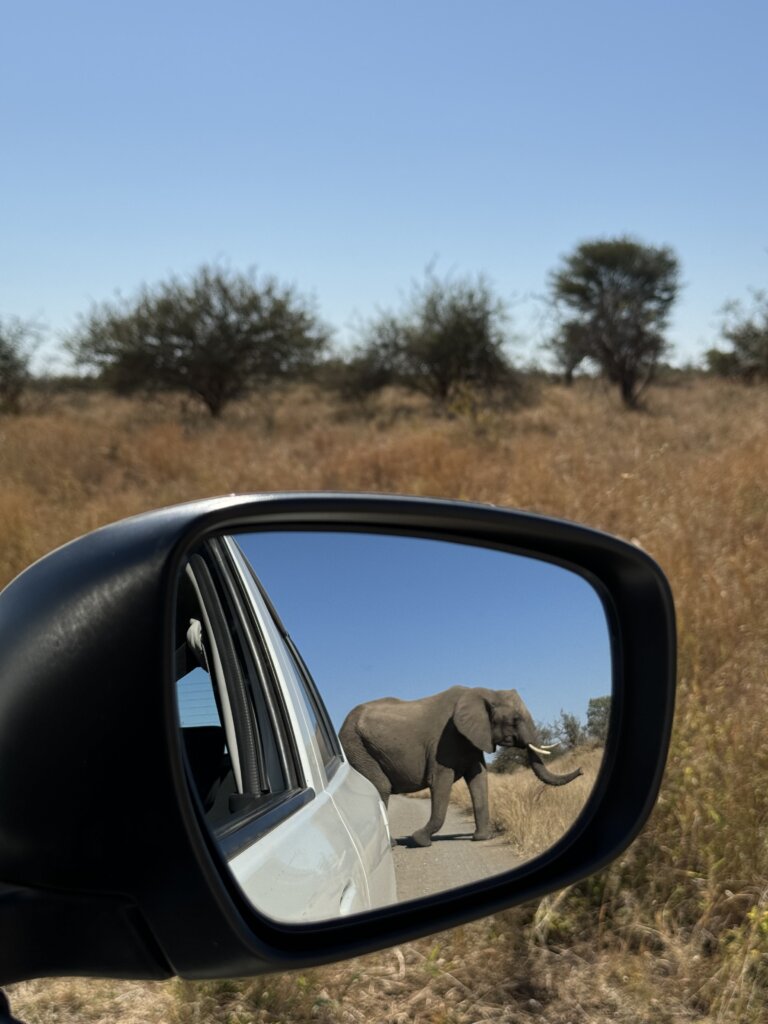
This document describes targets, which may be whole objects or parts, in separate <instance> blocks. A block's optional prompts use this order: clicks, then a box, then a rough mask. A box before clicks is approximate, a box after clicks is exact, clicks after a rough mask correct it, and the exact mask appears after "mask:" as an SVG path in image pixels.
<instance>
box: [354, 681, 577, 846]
mask: <svg viewBox="0 0 768 1024" xmlns="http://www.w3.org/2000/svg"><path fill="white" fill-rule="evenodd" d="M339 738H340V739H341V745H342V747H343V748H344V752H345V753H346V755H347V759H348V760H349V763H350V764H351V765H352V767H353V768H356V769H357V771H358V772H360V774H361V775H364V776H365V778H367V779H368V780H369V782H372V783H373V785H374V786H375V787H376V789H377V790H378V792H379V796H380V797H381V799H382V800H383V801H384V805H385V806H387V804H388V801H389V797H390V794H392V793H415V792H417V791H418V790H420V789H424V788H425V787H429V791H430V795H431V797H432V810H431V813H430V816H429V821H428V822H427V823H426V825H425V826H424V827H423V828H420V829H418V830H417V831H416V832H414V834H413V836H412V837H411V839H412V842H413V843H414V844H415V845H416V846H429V845H431V842H432V836H433V835H434V834H435V833H436V832H438V831H439V830H440V829H441V828H442V826H443V822H444V821H445V815H446V812H447V810H448V801H449V799H450V795H451V787H452V786H453V783H454V782H456V781H457V780H458V779H460V778H463V779H464V780H465V781H466V783H467V785H468V787H469V792H470V796H471V798H472V808H473V811H474V815H475V832H474V835H473V836H472V838H473V839H474V840H484V839H490V837H491V836H492V834H493V830H492V828H491V819H490V813H489V809H488V775H487V771H486V767H485V757H484V756H483V752H484V751H485V753H488V754H490V753H493V751H495V749H496V747H497V746H503V747H519V748H520V749H521V750H525V751H526V752H527V754H528V764H529V766H530V768H531V769H532V770H533V772H534V774H535V775H536V776H537V777H538V778H539V779H541V781H542V782H545V783H547V784H548V785H550V786H564V785H565V784H566V783H568V782H571V781H572V780H573V779H575V778H577V777H578V776H579V775H581V774H582V771H581V768H577V769H576V770H575V771H572V772H569V773H568V774H566V775H555V774H553V773H552V772H551V771H549V770H548V769H547V768H546V767H545V766H544V763H543V758H544V757H545V756H547V755H548V754H549V753H550V751H549V750H547V749H545V748H543V747H542V746H539V745H536V740H537V737H536V728H535V726H534V724H533V719H532V718H531V715H530V712H529V711H528V708H527V707H526V706H525V704H524V703H523V701H522V699H521V698H520V695H519V694H518V692H517V690H490V689H486V688H484V687H469V686H452V687H450V688H449V689H447V690H442V691H441V692H440V693H435V694H433V695H431V696H429V697H422V698H420V699H418V700H399V699H398V698H396V697H383V698H381V699H380V700H372V701H368V702H367V703H365V704H358V706H357V707H355V708H353V709H352V710H351V711H350V712H349V714H348V715H347V717H346V718H345V720H344V724H343V725H342V727H341V730H340V732H339Z"/></svg>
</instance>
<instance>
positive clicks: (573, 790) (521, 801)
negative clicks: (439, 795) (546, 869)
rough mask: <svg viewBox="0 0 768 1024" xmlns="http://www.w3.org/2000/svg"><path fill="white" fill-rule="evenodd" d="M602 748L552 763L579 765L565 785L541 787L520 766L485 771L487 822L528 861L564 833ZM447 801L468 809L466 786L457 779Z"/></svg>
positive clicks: (560, 768) (564, 767) (561, 769)
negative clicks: (504, 772) (575, 775)
mask: <svg viewBox="0 0 768 1024" xmlns="http://www.w3.org/2000/svg"><path fill="white" fill-rule="evenodd" d="M602 756H603V752H602V750H590V749H588V748H582V749H580V750H574V751H569V752H568V753H567V754H563V756H562V757H560V758H558V759H557V761H556V762H555V764H554V765H553V767H552V770H553V771H554V772H557V773H558V774H564V773H567V772H570V771H573V769H574V768H576V767H580V768H581V770H582V771H583V773H584V774H583V775H582V776H581V777H580V778H578V779H574V780H573V782H569V783H568V785H567V786H545V785H543V784H542V783H541V782H539V780H538V779H537V778H536V776H535V775H534V774H533V773H532V772H530V771H528V770H527V769H525V768H521V769H520V770H519V771H516V772H513V773H512V774H509V775H497V774H495V773H494V772H489V773H488V793H489V800H490V805H491V823H492V824H493V827H494V828H496V829H497V830H498V831H499V832H501V833H502V834H503V835H504V836H505V837H506V838H507V839H508V841H509V842H510V843H511V845H512V846H514V848H515V850H516V852H517V853H519V854H520V856H521V857H523V858H524V859H526V860H528V859H530V858H531V857H535V856H536V855H537V854H539V853H543V852H544V850H547V849H549V847H550V846H552V845H553V843H555V842H557V840H558V839H560V838H561V836H564V835H565V833H566V832H567V831H568V829H569V828H570V827H571V825H572V824H573V823H574V821H576V819H577V818H578V816H579V814H580V813H581V811H582V809H583V807H584V804H585V803H586V802H587V798H588V797H589V794H590V793H591V792H592V787H593V786H594V784H595V779H596V778H597V774H598V771H599V769H600V761H601V760H602ZM451 801H452V802H453V803H455V804H457V805H458V806H459V807H461V809H462V810H464V811H467V812H469V811H471V810H472V801H471V799H470V796H469V790H468V789H467V787H466V786H465V785H464V784H463V783H457V784H456V785H455V786H454V787H453V790H452V792H451Z"/></svg>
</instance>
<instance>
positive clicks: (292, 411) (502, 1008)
mask: <svg viewBox="0 0 768 1024" xmlns="http://www.w3.org/2000/svg"><path fill="white" fill-rule="evenodd" d="M35 403H36V404H35V405H34V406H33V407H32V408H31V409H30V410H29V411H28V413H27V414H26V415H24V416H23V417H20V418H6V419H2V420H0V473H1V474H2V480H3V488H2V491H1V492H0V522H2V525H3V530H2V535H1V536H2V540H1V541H0V582H4V581H5V580H7V579H9V578H10V577H11V576H12V575H14V574H15V573H16V572H17V571H19V570H20V569H21V568H23V567H24V566H25V565H26V564H27V563H28V562H29V561H31V560H32V559H34V558H35V557H37V556H39V555H40V554H42V553H44V552H45V551H46V550H48V549H49V548H51V547H52V546H54V545H56V544H59V543H61V542H63V541H65V540H67V539H69V538H71V537H73V536H75V535H77V534H79V533H81V532H83V531H85V530H88V529H91V528H93V527H95V526H98V525H99V524H101V523H104V522H107V521H109V520H112V519H116V518H119V517H120V516H123V515H127V514H130V513H132V512H137V511H141V510H143V509H146V508H150V507H153V506H158V505H163V504H168V503H171V502H174V501H181V500H185V499H189V498H194V497H198V496H203V495H211V494H217V493H227V492H230V491H249V490H276V489H300V490H308V489H344V490H356V489H360V490H373V491H399V492H409V493H416V494H429V495H436V496H444V497H453V498H468V499H472V500H480V501H492V502H496V503H498V504H502V505H511V506H516V507H519V508H526V509H533V510H536V511H539V512H543V513H549V514H553V515H557V516H563V517H566V518H571V519H576V520H580V521H584V522H588V523H590V524H592V525H595V526H598V527H601V528H603V529H606V530H609V531H612V532H615V533H618V534H619V535H621V536H624V537H627V538H631V539H634V540H635V541H636V542H638V543H640V544H641V545H642V546H643V547H644V548H646V549H647V550H648V551H649V552H650V553H651V554H652V555H654V557H656V558H657V560H658V561H659V562H660V563H661V565H662V567H663V568H664V570H665V571H666V572H667V574H668V576H669V577H670V580H671V583H672V587H673V590H674V593H675V598H676V603H677V608H678V616H679V628H680V659H679V677H680V688H679V701H678V713H677V723H676V729H675V735H674V740H673V752H672V757H671V760H670V764H669V767H668V771H667V775H666V778H665V783H664V787H663V790H662V795H661V800H660V802H659V805H658V807H657V808H656V810H655V812H654V814H653V816H652V819H651V821H650V823H649V825H648V826H647V828H646V829H645V831H644V833H643V834H642V835H641V837H640V838H639V839H638V840H637V841H636V842H635V843H634V844H633V846H632V847H631V849H630V850H629V851H628V853H627V854H626V855H625V857H623V858H622V859H621V860H620V861H619V862H617V863H616V864H614V865H613V866H611V867H610V868H609V869H607V870H606V871H604V872H602V873H601V874H600V875H598V876H596V877H594V878H593V879H590V880H589V881H587V882H585V883H582V884H581V885H579V886H575V887H573V888H572V889H570V890H568V891H567V892H565V893H559V894H556V895H553V896H551V897H549V898H548V899H546V900H544V901H542V902H541V903H540V904H538V905H537V906H532V907H526V908H519V909H518V910H516V911H510V912H509V913H508V914H503V915H500V916H498V917H496V918H494V919H492V920H488V921H484V922H478V923H476V924H475V925H472V926H469V927H466V928H462V929H457V930H455V931H453V932H451V933H447V934H444V935H441V936H438V937H435V938H433V939H431V940H424V941H423V942H419V943H414V944H412V945H410V946H408V947H404V948H403V949H402V950H400V951H399V952H398V951H390V952H388V953H383V954H380V955H377V956H372V957H368V958H366V959H364V960H361V961H354V962H350V963H348V964H342V965H338V966H336V967H333V968H326V969H323V970H318V971H315V972H311V973H309V974H307V975H301V976H300V975H280V976H277V977H274V978H271V979H261V980H258V981H255V982H247V983H242V984H238V985H231V984H227V985H222V984H217V985H211V986H191V985H185V984H184V983H180V982H170V983H167V984H163V985H153V986H149V985H141V984H134V985H131V984H128V983H122V984H118V983H112V982H110V983H107V982H103V983H102V982H94V981H89V982H80V981H56V982H50V981H40V982H33V983H28V984H25V985H22V986H18V987H17V988H16V991H15V993H14V1005H15V1008H16V1010H17V1012H19V1013H20V1014H21V1015H22V1017H24V1018H25V1019H26V1020H27V1021H28V1022H29V1024H35V1022H38V1021H53V1020H56V1021H62V1022H69V1021H74V1020H75V1019H77V1020H78V1021H79V1022H88V1021H92V1022H95V1021H99V1020H107V1019H109V1020H122V1021H132V1020H134V1019H135V1020H142V1021H147V1022H149V1021H156V1020H157V1021H160V1020H166V1021H172V1022H173V1021H197V1020H217V1021H218V1020H220V1021H222V1022H224V1021H232V1022H235V1021H243V1022H244V1021H250V1020H286V1021H288V1020H296V1021H300V1020H301V1021H304V1020H310V1019H319V1020H321V1021H323V1020H349V1021H360V1020H363V1019H367V1020H372V1021H419V1022H422V1021H423V1022H438V1021H445V1022H449V1021H450V1022H456V1024H463V1022H465V1021H467V1022H468V1021H476V1020H478V1019H494V1020H506V1021H530V1020H534V1019H540V1020H542V1021H547V1022H549V1024H564V1022H566V1021H571V1022H574V1024H575V1022H579V1024H581V1022H585V1024H586V1022H595V1024H602V1022H603V1021H606V1022H607V1021H609V1020H610V1021H627V1022H628V1021H633V1022H634V1021H640V1022H642V1021H647V1022H654V1024H664V1022H682V1021H703V1022H704V1021H705V1022H711V1024H715V1022H717V1024H726V1022H728V1024H731V1022H734V1024H735V1022H750V1024H758V1022H762V1021H765V1020H766V1019H767V1018H768V995H767V992H768V743H766V739H765V737H766V734H767V733H768V668H767V666H768V615H767V614H766V608H767V605H766V595H768V554H767V553H766V540H767V539H768V395H767V394H766V392H765V391H764V390H761V389H758V388H743V387H741V386H738V385H735V384H733V385H732V384H728V383H725V382H716V381H709V380H694V381H692V382H690V384H689V385H688V386H685V387H676V388H668V389H661V388H657V389H656V390H655V391H653V392H652V393H651V395H650V397H649V410H648V411H647V412H646V413H644V414H635V415H633V414H627V413H625V412H624V411H623V410H622V409H621V408H620V407H619V405H618V402H617V400H616V398H615V396H614V395H613V394H612V393H611V392H607V391H605V390H604V389H603V388H602V387H601V386H599V385H590V384H585V385H584V386H582V387H575V388H573V389H570V390H569V389H566V388H562V387H558V386H551V387H546V388H544V389H543V391H542V395H541V401H540V402H539V404H537V405H533V406H530V407H528V408H525V409H522V410H520V411H518V412H516V413H514V414H490V413H488V414H485V413H481V414H480V415H478V416H476V417H475V418H474V419H472V420H469V421H468V420H465V419H461V418H456V419H452V420H451V419H438V418H435V417H433V416H431V415H430V413H429V410H428V409H425V408H424V406H423V405H422V404H421V403H419V402H418V401H412V400H410V399H409V400H405V399H403V398H401V396H399V395H396V394H391V395H388V396H385V398H384V399H383V400H382V401H381V402H379V403H377V404H376V405H375V406H373V407H371V408H370V409H369V410H367V412H366V415H365V417H363V418H361V417H360V416H357V417H355V416H353V415H351V414H350V412H349V411H348V410H340V409H338V408H337V407H335V406H334V405H333V404H332V403H331V402H330V401H329V400H328V399H327V398H325V397H323V396H322V395H318V394H316V393H314V392H313V391H312V390H311V389H304V390H302V391H292V392H286V393H283V394H278V395H269V396H266V395H265V396H261V397H256V398H254V399H253V400H251V401H249V402H247V403H243V404H242V405H240V406H238V407H236V408H233V409H232V411H231V413H230V414H228V415H227V416H226V418H225V419H223V420H222V422H220V423H210V422H209V421H207V420H206V419H205V417H203V416H201V415H200V414H199V412H198V411H197V410H195V409H192V408H191V407H189V406H185V404H184V403H183V402H182V401H181V400H178V401H177V400H164V401H162V402H160V401H154V402H152V403H146V404H141V403H139V402H136V401H128V400H117V399H113V398H107V397H105V396H101V395H98V394H85V395H79V396H77V397H76V399H72V398H70V397H67V396H57V395H51V396H43V398H40V397H37V398H36V399H35Z"/></svg>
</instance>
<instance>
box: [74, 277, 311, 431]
mask: <svg viewBox="0 0 768 1024" xmlns="http://www.w3.org/2000/svg"><path fill="white" fill-rule="evenodd" d="M327 344H328V331H327V329H326V328H325V327H324V326H323V325H322V324H321V323H320V321H319V320H318V318H317V317H316V315H315V313H314V311H313V309H312V307H311V305H310V304H309V303H308V301H307V300H306V299H304V298H302V297H301V296H300V295H298V294H296V292H295V291H294V290H293V289H292V288H290V287H285V286H283V285H280V284H279V283H278V282H277V281H276V280H275V279H274V278H272V277H265V278H263V279H262V280H259V279H258V278H257V277H256V275H255V273H254V272H249V273H234V272H227V271H225V270H221V269H219V268H215V267H210V266H203V267H201V268H200V269H199V270H198V271H197V272H196V273H195V274H193V275H192V276H191V277H190V278H189V280H181V279H179V278H176V277H172V278H171V279H170V280H168V281H166V282H164V283H161V284H159V285H157V286H155V287H154V288H149V287H146V286H145V287H144V288H142V289H141V290H140V291H139V293H138V294H137V295H136V296H135V297H134V298H133V299H127V300H120V301H118V302H115V303H103V304H101V305H97V306H95V307H94V308H93V309H92V310H91V312H90V313H89V314H88V315H87V316H85V317H83V318H82V319H81V322H80V324H79V327H78V329H77V331H76V333H75V335H74V337H73V338H72V339H71V340H70V343H69V347H70V349H71V350H72V351H73V352H74V354H75V357H76V359H77V361H78V363H79V364H80V365H82V366H89V367H92V368H94V369H96V370H97V371H99V373H100V375H101V378H102V379H103V381H104V383H105V384H107V385H108V386H110V387H112V388H114V389H115V390H116V391H121V392H131V391H135V390H181V391H186V392H188V393H190V394H193V395H196V396H197V397H198V398H200V399H201V400H202V401H203V402H204V403H205V405H206V406H207V407H208V409H209V410H210V412H211V415H213V416H219V415H220V414H221V412H222V410H223V409H224V407H225V406H226V405H227V403H229V402H231V401H233V400H234V399H236V398H239V397H241V396H242V395H243V394H244V393H245V392H246V391H247V390H248V389H250V388H252V387H254V386H256V385H258V384H261V383H264V382H267V381H271V380H274V379H276V378H280V377H289V376H296V375H298V374H300V373H301V372H303V371H304V370H306V369H307V368H309V367H312V366H314V365H315V364H316V362H317V361H318V359H319V358H320V356H321V354H322V353H323V352H324V351H325V348H326V346H327Z"/></svg>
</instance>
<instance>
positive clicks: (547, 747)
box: [541, 740, 560, 750]
mask: <svg viewBox="0 0 768 1024" xmlns="http://www.w3.org/2000/svg"><path fill="white" fill-rule="evenodd" d="M559 746H560V741H559V740H558V742H557V743H542V744H541V749H542V750H552V748H553V747H559Z"/></svg>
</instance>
